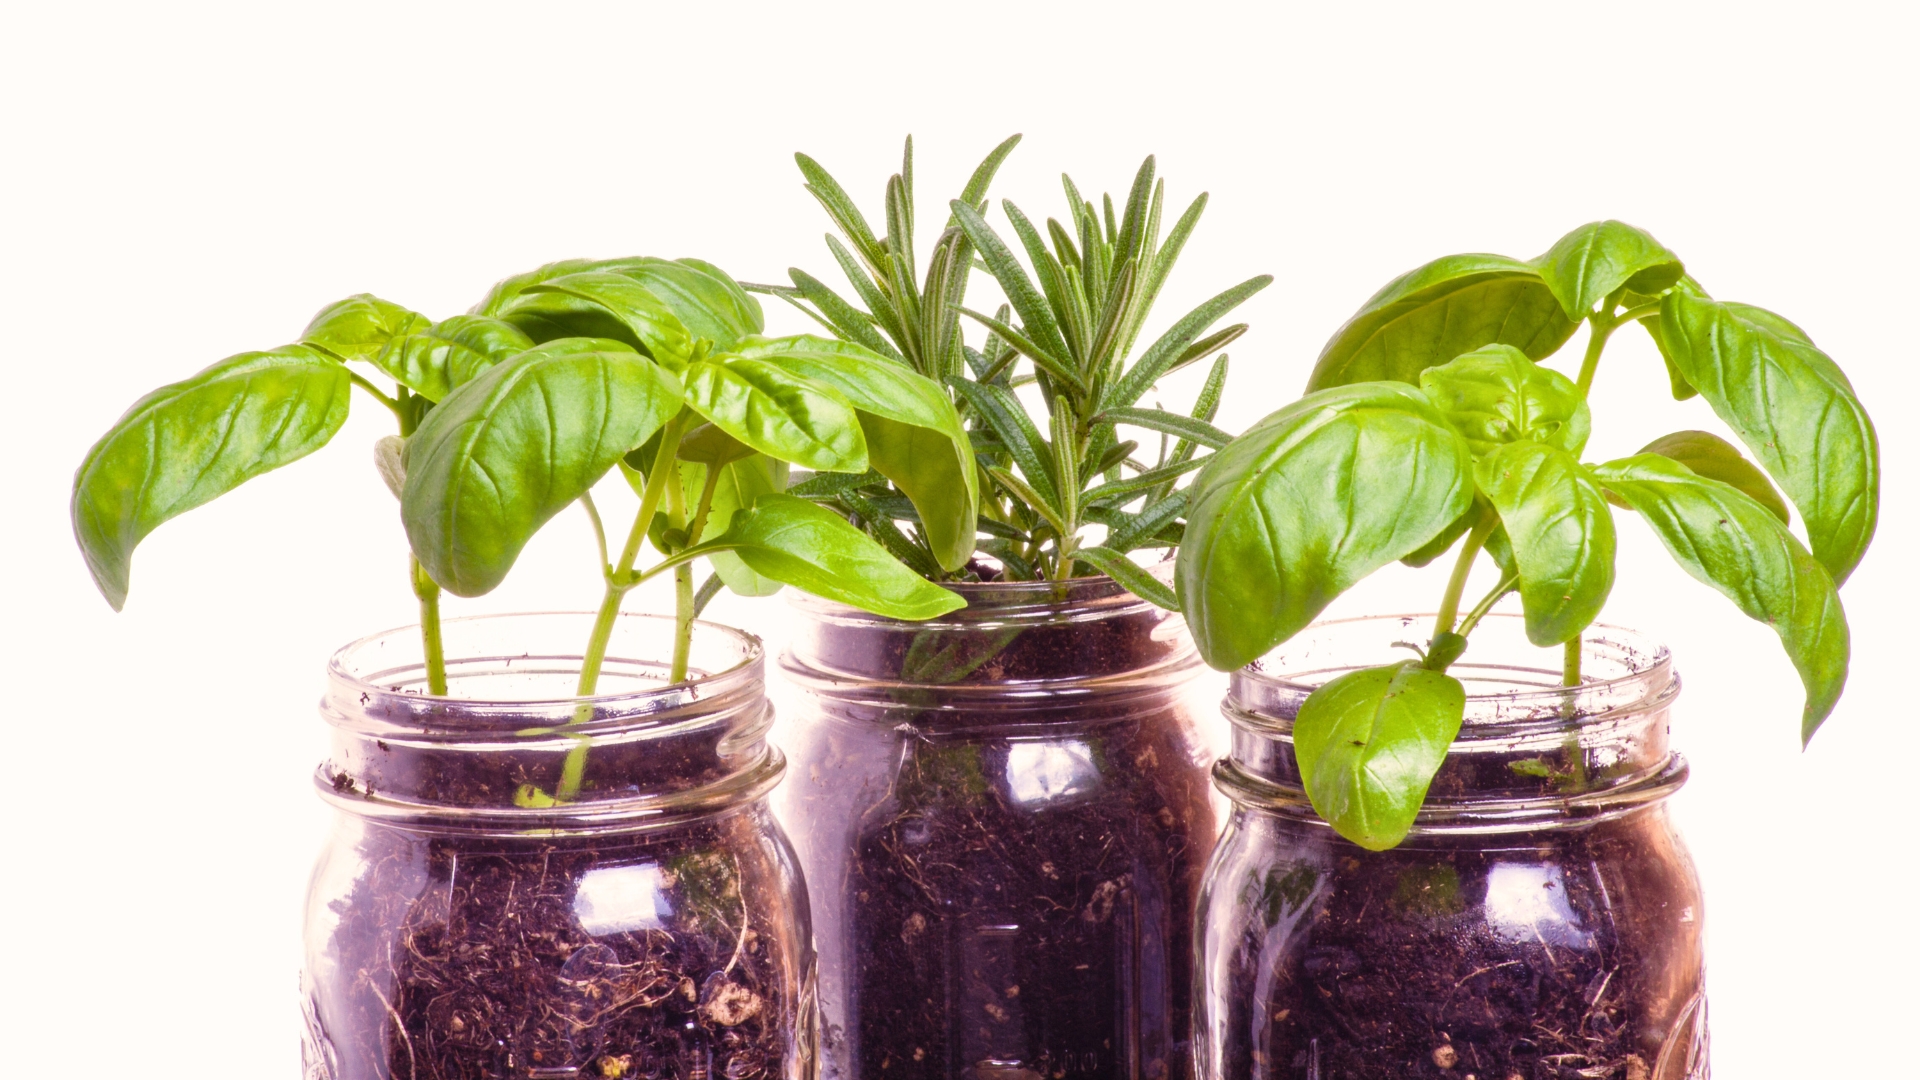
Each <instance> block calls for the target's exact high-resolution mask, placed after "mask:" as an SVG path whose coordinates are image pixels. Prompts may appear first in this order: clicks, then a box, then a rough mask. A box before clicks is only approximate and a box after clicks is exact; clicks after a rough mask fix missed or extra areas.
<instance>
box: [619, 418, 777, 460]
mask: <svg viewBox="0 0 1920 1080" xmlns="http://www.w3.org/2000/svg"><path fill="white" fill-rule="evenodd" d="M650 445H651V443H650ZM655 449H656V450H657V449H658V447H655ZM633 453H634V454H638V455H640V458H639V460H638V461H637V462H636V461H635V459H634V458H633V456H632V455H629V456H628V458H627V463H628V464H629V465H633V466H634V467H636V468H639V469H643V470H644V469H645V468H647V466H648V464H650V463H651V462H652V461H653V455H652V454H649V453H647V447H644V446H643V447H641V448H640V449H639V450H635V451H634V452H633ZM757 453H759V451H758V450H755V449H754V448H753V447H751V446H748V445H747V444H746V443H743V442H741V441H740V440H739V439H736V438H734V437H733V436H731V435H729V434H727V433H726V432H725V431H722V430H721V429H719V428H717V427H715V426H713V425H712V424H701V425H700V426H698V427H696V428H694V429H693V430H692V431H689V432H687V433H686V434H685V435H684V436H681V439H680V452H679V458H680V460H681V461H697V462H700V463H701V464H703V465H725V464H726V463H727V462H729V461H738V460H740V459H741V458H744V457H752V456H753V455H754V454H757Z"/></svg>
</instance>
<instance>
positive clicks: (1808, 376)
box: [1660, 290, 1880, 584]
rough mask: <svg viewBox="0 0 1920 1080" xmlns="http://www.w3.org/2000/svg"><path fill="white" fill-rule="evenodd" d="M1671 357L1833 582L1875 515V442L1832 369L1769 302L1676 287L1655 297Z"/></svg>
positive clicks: (1856, 554) (1862, 544) (1862, 548)
mask: <svg viewBox="0 0 1920 1080" xmlns="http://www.w3.org/2000/svg"><path fill="white" fill-rule="evenodd" d="M1660 322H1661V327H1662V331H1663V333H1664V334H1665V336H1666V339H1667V342H1668V345H1669V347H1670V348H1671V349H1672V350H1673V353H1672V358H1673V361H1674V364H1675V365H1676V366H1677V367H1678V368H1679V369H1680V372H1681V374H1683V375H1685V376H1686V379H1687V382H1689V383H1690V384H1692V385H1693V386H1695V387H1697V388H1698V389H1699V391H1700V394H1701V396H1703V397H1705V398H1706V399H1707V402H1708V404H1710V405H1712V406H1713V411H1714V412H1715V413H1717V414H1718V415H1719V417H1720V419H1722V420H1724V421H1726V423H1727V425H1728V426H1729V427H1731V428H1733V430H1734V433H1735V434H1737V435H1739V436H1740V441H1742V442H1744V443H1746V444H1747V449H1749V450H1751V451H1753V456H1754V457H1756V458H1758V459H1759V460H1760V464H1761V465H1763V466H1765V467H1766V470H1767V472H1769V473H1771V474H1772V476H1773V478H1774V479H1775V480H1776V481H1778V482H1779V484H1780V486H1781V487H1782V488H1784V489H1785V490H1786V493H1787V497H1788V498H1790V499H1792V500H1793V504H1794V506H1796V507H1798V508H1799V510H1800V516H1801V518H1802V519H1803V520H1804V521H1805V522H1806V525H1807V538H1808V540H1809V541H1810V544H1809V546H1810V547H1812V549H1813V554H1814V557H1815V558H1818V559H1819V560H1820V562H1821V565H1823V566H1825V567H1826V568H1827V572H1828V573H1830V574H1832V575H1833V580H1834V582H1835V584H1840V583H1843V582H1845V581H1846V580H1847V575H1848V574H1850V573H1852V572H1853V568H1854V567H1855V566H1857V565H1859V563H1860V557H1861V556H1862V555H1863V554H1865V553H1866V550H1867V544H1868V542H1869V541H1871V540H1872V539H1873V530H1874V525H1875V523H1876V522H1877V520H1878V518H1879V515H1880V445H1879V440H1878V438H1877V437H1876V436H1875V434H1874V430H1873V422H1872V421H1871V420H1869V419H1868V418H1867V410H1866V409H1865V408H1863V407H1862V406H1861V404H1860V401H1859V399H1858V398H1856V397H1855V396H1854V393H1853V386H1852V384H1850V383H1849V382H1848V381H1847V377H1846V376H1845V375H1843V374H1841V372H1840V368H1839V367H1838V366H1837V365H1836V364H1834V362H1833V361H1832V360H1831V359H1829V358H1828V357H1827V354H1825V353H1823V352H1821V351H1820V350H1819V349H1817V348H1815V347H1814V346H1813V343H1812V342H1811V341H1809V340H1808V339H1807V336H1806V334H1804V333H1803V332H1801V330H1800V328H1799V327H1797V326H1794V325H1793V324H1792V323H1790V322H1788V321H1787V320H1785V319H1783V318H1781V317H1780V316H1778V315H1775V314H1774V313H1772V312H1770V311H1765V310H1763V309H1761V308H1756V307H1750V306H1748V305H1746V304H1729V303H1722V302H1720V301H1717V300H1710V299H1708V298H1706V297H1701V296H1690V295H1687V294H1686V293H1684V292H1680V291H1678V290H1676V291H1674V292H1671V293H1668V294H1667V296H1666V298H1665V299H1664V300H1662V301H1661V305H1660Z"/></svg>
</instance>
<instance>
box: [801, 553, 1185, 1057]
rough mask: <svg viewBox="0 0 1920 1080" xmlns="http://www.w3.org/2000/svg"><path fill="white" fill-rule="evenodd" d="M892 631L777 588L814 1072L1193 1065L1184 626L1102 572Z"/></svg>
mask: <svg viewBox="0 0 1920 1080" xmlns="http://www.w3.org/2000/svg"><path fill="white" fill-rule="evenodd" d="M958 591H960V592H961V593H962V594H963V595H965V596H966V597H967V599H968V601H969V603H968V606H967V607H966V608H965V609H963V610H961V611H958V612H954V613H952V614H951V615H947V616H943V617H941V618H940V619H938V620H935V621H933V622H928V623H902V622H896V621H893V620H889V619H882V618H878V617H875V616H871V615H867V614H864V613H861V612H858V611H855V610H852V609H850V608H846V607H843V606H840V605H837V604H832V603H829V602H827V601H822V600H817V599H813V598H808V597H801V598H797V599H796V601H795V602H796V603H797V604H798V605H799V610H800V613H801V615H802V624H801V625H800V626H799V628H798V631H797V634H796V636H795V639H794V642H793V645H792V649H791V651H790V652H789V653H788V655H787V656H786V658H785V660H784V667H785V670H786V672H787V674H788V675H789V676H790V677H791V679H792V680H793V681H794V682H795V683H797V685H798V687H799V691H800V692H799V693H798V695H797V696H798V698H799V699H800V700H799V703H798V706H797V708H796V709H795V713H796V715H795V717H794V720H793V723H792V728H791V730H790V732H789V733H788V734H787V735H786V736H785V741H787V742H788V743H789V744H790V745H791V746H792V747H793V752H794V773H793V777H792V779H791V780H789V782H788V783H787V784H786V785H785V786H783V787H782V788H781V789H780V791H779V792H777V793H776V795H775V805H776V808H777V809H778V811H779V812H780V814H781V818H782V820H783V821H784V822H785V823H786V825H787V828H788V831H789V832H790V833H791V834H792V835H793V837H794V842H795V846H796V848H797V849H798V851H799V852H800V858H801V862H802V864H803V865H804V866H805V868H806V873H807V879H808V881H809V882H810V883H811V884H812V889H813V904H814V911H815V913H816V922H815V931H816V935H817V941H818V945H819V948H820V958H821V959H820V986H821V1006H822V1019H823V1025H824V1026H823V1051H822V1063H823V1067H824V1070H825V1074H826V1075H827V1076H829V1077H835V1078H855V1077H858V1078H862V1080H878V1078H881V1077H886V1078H890V1080H891V1078H896V1077H897V1078H920V1077H928V1078H932V1077H938V1078H941V1080H949V1078H953V1080H962V1078H964V1080H1039V1078H1052V1080H1064V1078H1088V1077H1102V1078H1107V1077H1126V1078H1129V1080H1131V1078H1166V1077H1175V1078H1180V1077H1185V1076H1186V1075H1188V1069H1189V1062H1190V1059H1191V1054H1190V1050H1189V1044H1188V1039H1189V1032H1190V1020H1189V1014H1188V1002H1189V1000H1190V998H1191V993H1192V965H1193V948H1192V922H1193V914H1194V903H1195V900H1196V898H1197V894H1198V889H1199V884H1200V874H1201V870H1202V868H1203V866H1204V864H1205V860H1206V857H1207V853H1208V851H1209V850H1210V848H1211V845H1212V842H1213V836H1214V831H1215V819H1214V814H1213V810H1212V807H1211V804H1210V803H1209V792H1208V788H1207V766H1208V761H1209V758H1210V753H1211V751H1210V748H1209V747H1208V745H1207V744H1206V743H1205V741H1204V740H1203V739H1202V737H1201V734H1200V724H1201V723H1202V722H1203V721H1205V720H1207V719H1209V715H1208V714H1210V713H1211V711H1212V710H1211V707H1210V703H1209V702H1208V701H1206V700H1205V697H1204V695H1201V694H1196V693H1195V690H1196V687H1195V684H1194V677H1195V676H1196V675H1197V674H1198V673H1199V670H1200V669H1199V665H1198V661H1197V659H1196V655H1195V652H1194V649H1193V645H1192V643H1191V641H1190V639H1189V638H1188V636H1187V634H1186V630H1185V625H1184V623H1183V622H1182V621H1181V620H1180V619H1179V617H1178V616H1174V615H1170V614H1169V613H1167V612H1165V611H1162V610H1160V609H1158V608H1155V607H1153V606H1152V605H1150V604H1147V603H1146V602H1144V601H1141V600H1139V599H1137V598H1135V597H1134V596H1132V595H1131V594H1129V593H1127V592H1126V591H1124V590H1123V589H1121V588H1120V587H1119V586H1117V585H1115V584H1114V583H1113V582H1112V581H1111V580H1109V579H1106V578H1098V579H1078V580H1074V581H1071V582H1067V583H1018V584H988V585H964V586H959V587H958Z"/></svg>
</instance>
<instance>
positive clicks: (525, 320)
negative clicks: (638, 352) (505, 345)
mask: <svg viewBox="0 0 1920 1080" xmlns="http://www.w3.org/2000/svg"><path fill="white" fill-rule="evenodd" d="M500 317H501V318H503V319H505V320H507V321H508V322H511V323H513V324H515V325H517V326H520V327H521V328H523V329H525V330H527V332H528V333H529V334H531V335H532V336H534V337H535V338H537V339H540V340H550V339H551V335H552V334H553V333H555V332H559V333H560V334H561V335H562V336H565V337H606V338H612V339H614V340H616V341H624V342H626V343H627V344H629V345H632V346H635V347H636V348H640V349H643V350H645V352H646V353H647V355H649V356H651V357H652V358H653V359H654V361H655V362H656V363H658V364H660V365H661V366H662V367H664V368H666V369H667V370H669V371H672V372H674V373H675V374H678V373H679V372H680V371H682V370H684V369H685V368H686V366H687V360H688V358H689V357H690V356H691V354H692V351H693V335H692V334H691V333H689V332H688V330H687V327H686V325H685V324H684V323H682V322H681V321H680V317H679V315H678V314H676V313H675V312H674V310H673V308H672V307H670V306H669V305H668V304H667V302H666V301H664V300H662V299H661V298H660V297H658V296H656V295H654V293H653V291H652V290H651V289H648V288H647V287H646V286H644V285H642V284H640V283H639V282H637V281H635V280H633V279H632V278H630V277H627V276H625V275H622V274H615V273H609V272H607V271H603V270H590V271H586V272H583V273H578V274H567V275H565V276H563V277H557V278H553V279H551V280H549V281H543V282H540V283H538V284H535V285H529V286H528V287H527V288H526V289H525V290H524V291H523V292H522V293H521V294H520V295H519V296H518V297H517V298H515V299H514V300H513V302H512V303H509V304H508V305H507V306H506V310H504V311H503V312H502V313H501V316H500Z"/></svg>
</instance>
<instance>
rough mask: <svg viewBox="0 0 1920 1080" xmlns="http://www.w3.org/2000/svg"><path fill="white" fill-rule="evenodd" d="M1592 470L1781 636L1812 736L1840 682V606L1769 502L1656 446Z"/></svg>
mask: <svg viewBox="0 0 1920 1080" xmlns="http://www.w3.org/2000/svg"><path fill="white" fill-rule="evenodd" d="M1594 472H1595V473H1596V474H1597V475H1598V476H1599V478H1600V482H1601V483H1602V484H1605V485H1606V488H1607V490H1608V491H1609V492H1612V493H1613V494H1615V495H1618V496H1619V497H1620V498H1622V499H1624V500H1625V501H1626V503H1627V504H1628V505H1629V506H1631V507H1632V508H1633V509H1635V510H1637V511H1639V512H1640V516H1642V517H1644V518H1645V519H1646V521H1647V524H1648V525H1651V526H1652V527H1653V531H1654V533H1655V534H1656V535H1658V536H1659V537H1660V542H1661V543H1663V544H1665V545H1666V547H1667V551H1668V552H1670V553H1671V554H1672V555H1673V558H1674V561H1675V562H1678V563H1679V564H1680V565H1681V567H1682V568H1683V569H1685V570H1686V571H1687V573H1689V574H1691V575H1693V576H1694V577H1695V578H1696V579H1698V580H1700V581H1703V582H1706V583H1707V584H1708V585H1711V586H1713V587H1714V588H1715V589H1718V590H1719V591H1720V592H1721V593H1722V594H1724V595H1725V596H1726V597H1727V598H1728V599H1730V600H1732V601H1733V602H1734V603H1735V604H1736V605H1738V606H1739V608H1740V610H1741V611H1742V612H1744V613H1746V615H1747V616H1748V617H1749V618H1752V619H1756V620H1758V621H1760V622H1763V623H1766V624H1767V625H1768V626H1771V627H1772V628H1773V629H1774V632H1775V633H1777V634H1779V635H1780V644H1781V645H1782V646H1784V647H1785V648H1786V651H1787V657H1788V659H1790V660H1792V662H1793V666H1794V669H1795V670H1796V671H1798V672H1799V673H1800V681H1801V683H1802V684H1803V685H1805V686H1806V689H1807V700H1806V706H1805V708H1804V709H1803V710H1802V713H1801V719H1800V737H1801V739H1802V741H1805V740H1807V739H1811V738H1813V733H1814V731H1815V730H1817V729H1818V728H1819V726H1820V724H1821V722H1822V721H1824V720H1825V719H1826V718H1827V714H1828V713H1831V712H1832V711H1833V707H1834V704H1835V703H1836V702H1838V701H1839V700H1840V691H1841V690H1842V689H1843V688H1844V687H1845V686H1846V681H1847V658H1848V654H1849V651H1850V647H1849V643H1848V632H1847V617H1846V612H1845V611H1843V610H1842V609H1841V607H1840V594H1839V593H1838V592H1836V591H1835V589H1834V584H1833V579H1832V577H1831V576H1829V575H1828V573H1827V571H1826V568H1825V567H1824V566H1822V565H1821V564H1820V562H1819V561H1818V560H1817V559H1815V558H1814V557H1813V556H1812V555H1810V554H1809V553H1808V552H1807V549H1806V548H1804V547H1802V546H1801V545H1800V541H1799V540H1797V539H1795V538H1794V535H1793V534H1792V533H1790V532H1788V531H1787V527H1786V526H1785V525H1782V524H1781V523H1780V519H1779V518H1777V517H1775V516H1774V515H1773V512H1772V511H1771V510H1768V509H1767V508H1766V507H1765V506H1763V505H1761V504H1760V503H1759V502H1757V501H1755V500H1754V499H1753V498H1751V497H1750V496H1748V495H1746V494H1745V493H1743V492H1741V491H1740V490H1739V489H1738V488H1735V487H1733V486H1732V485H1730V484H1723V483H1721V482H1720V481H1718V480H1710V479H1708V478H1706V477H1704V476H1698V475H1695V474H1694V473H1693V472H1691V471H1690V470H1688V469H1687V468H1686V466H1684V465H1681V464H1679V463H1678V462H1675V461H1670V460H1668V459H1666V458H1664V457H1661V456H1659V455H1657V454H1639V455H1636V456H1634V457H1629V458H1622V459H1620V460H1618V461H1609V462H1607V463H1606V464H1605V465H1600V466H1597V467H1596V468H1595V469H1594Z"/></svg>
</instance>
